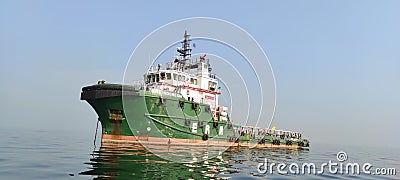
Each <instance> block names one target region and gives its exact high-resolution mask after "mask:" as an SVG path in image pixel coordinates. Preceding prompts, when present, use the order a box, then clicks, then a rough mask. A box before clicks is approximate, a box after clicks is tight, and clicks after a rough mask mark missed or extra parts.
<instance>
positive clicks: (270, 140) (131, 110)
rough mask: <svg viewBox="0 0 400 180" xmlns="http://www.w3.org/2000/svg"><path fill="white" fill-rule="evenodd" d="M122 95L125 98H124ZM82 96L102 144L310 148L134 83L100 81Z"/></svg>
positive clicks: (297, 140) (300, 142) (304, 141)
mask: <svg viewBox="0 0 400 180" xmlns="http://www.w3.org/2000/svg"><path fill="white" fill-rule="evenodd" d="M122 93H124V96H122ZM81 100H86V101H87V102H88V103H89V104H90V105H91V106H92V107H93V108H94V110H95V111H96V113H97V115H98V117H99V121H100V122H101V124H102V134H103V135H102V142H105V141H107V142H110V141H120V142H139V141H140V143H142V144H158V145H160V144H169V145H194V146H203V145H205V146H208V145H214V146H247V147H252V146H253V145H252V144H254V145H257V146H258V147H286V148H302V147H308V146H309V144H308V141H307V140H304V139H294V140H293V138H289V137H287V138H286V137H273V136H268V135H267V136H262V137H261V139H260V138H258V139H256V138H252V137H250V136H248V135H243V134H241V135H240V134H238V132H235V131H236V130H235V128H234V127H236V126H234V125H232V124H231V123H230V122H227V121H217V120H215V119H214V118H213V116H212V113H211V111H210V107H209V106H208V105H206V104H199V103H194V102H191V101H187V100H185V99H184V98H178V97H174V96H164V95H163V96H161V95H156V94H152V93H150V92H149V91H145V90H140V89H135V88H134V87H133V86H127V85H118V84H97V85H92V86H87V87H83V88H82V93H81Z"/></svg>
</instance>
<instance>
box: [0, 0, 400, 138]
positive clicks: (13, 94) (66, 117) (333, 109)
mask: <svg viewBox="0 0 400 180" xmlns="http://www.w3.org/2000/svg"><path fill="white" fill-rule="evenodd" d="M185 7H187V9H185ZM399 7H400V1H389V0H387V1H367V0H362V1H361V0H356V1H339V0H337V1H327V0H318V1H275V2H269V1H263V2H257V3H255V2H253V3H240V4H239V3H233V2H231V1H194V2H183V1H168V2H166V1H143V2H134V1H119V2H118V3H115V2H114V1H85V2H83V1H1V2H0V27H1V28H0V59H1V61H0V82H1V88H0V99H1V106H0V113H1V115H2V117H1V118H0V119H1V120H0V121H1V122H2V124H1V127H5V128H35V129H49V128H53V129H67V130H70V131H75V130H76V129H77V130H84V131H93V130H94V126H95V124H96V119H97V115H96V114H95V112H94V111H93V110H92V108H91V107H90V106H89V105H88V104H87V103H86V102H83V101H80V100H79V97H80V91H81V87H83V86H85V85H90V84H93V83H96V82H97V80H100V79H105V80H107V81H109V82H122V77H123V72H124V68H125V66H126V64H127V61H128V59H129V57H130V55H131V53H132V51H133V49H134V48H135V47H136V46H137V45H138V43H139V42H140V41H141V40H142V39H143V38H144V37H145V36H146V35H147V34H149V33H150V32H152V31H153V30H154V29H156V28H158V27H160V26H162V25H164V24H166V23H169V22H171V21H175V20H179V19H182V18H188V17H196V16H206V17H215V18H219V19H224V20H227V21H230V22H232V23H234V24H236V25H238V26H240V27H242V28H243V29H245V30H246V31H248V32H249V33H250V34H251V35H252V36H253V37H254V38H255V39H256V40H257V41H258V43H259V44H260V45H261V47H262V48H263V49H264V51H265V52H266V54H267V56H268V58H269V60H270V63H271V66H272V68H273V71H274V73H275V78H276V86H277V106H276V112H275V117H274V119H275V120H274V125H276V126H277V128H278V129H290V130H294V131H301V132H303V134H304V136H306V137H308V138H309V139H310V140H311V142H315V143H318V142H324V141H327V140H328V141H329V142H331V143H336V144H351V143H356V144H360V145H380V144H387V143H389V144H390V146H391V145H393V146H400V145H399V144H398V143H395V142H398V141H397V139H396V138H397V137H399V135H400V131H399V130H398V128H399V127H400V110H399V108H400V95H399V92H400V49H399V48H400V33H399V32H400V23H399V20H400V11H399Z"/></svg>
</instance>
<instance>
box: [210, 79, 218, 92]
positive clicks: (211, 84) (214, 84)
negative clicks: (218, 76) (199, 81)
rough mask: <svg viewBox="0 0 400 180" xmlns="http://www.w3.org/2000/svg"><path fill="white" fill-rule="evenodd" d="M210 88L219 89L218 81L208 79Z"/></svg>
mask: <svg viewBox="0 0 400 180" xmlns="http://www.w3.org/2000/svg"><path fill="white" fill-rule="evenodd" d="M208 88H209V90H212V91H215V90H216V89H217V83H216V82H212V81H208Z"/></svg>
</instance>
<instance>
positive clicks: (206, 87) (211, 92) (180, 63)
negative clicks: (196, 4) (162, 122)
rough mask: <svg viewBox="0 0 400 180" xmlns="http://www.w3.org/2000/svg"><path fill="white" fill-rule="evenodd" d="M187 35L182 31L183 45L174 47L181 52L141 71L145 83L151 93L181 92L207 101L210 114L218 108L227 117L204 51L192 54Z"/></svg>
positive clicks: (224, 118)
mask: <svg viewBox="0 0 400 180" xmlns="http://www.w3.org/2000/svg"><path fill="white" fill-rule="evenodd" d="M189 38H190V35H188V34H187V33H186V31H185V35H184V40H183V41H182V48H177V52H178V53H179V54H180V56H178V57H175V59H174V62H171V63H167V64H165V65H164V66H163V65H162V64H158V65H157V66H155V67H150V69H149V70H148V71H147V73H146V74H145V75H144V79H145V85H146V88H148V89H149V90H150V91H152V92H153V93H163V92H173V93H178V94H181V95H182V96H183V97H184V98H186V99H187V100H188V101H193V102H197V103H202V104H208V105H210V108H211V110H212V113H213V115H214V116H215V115H216V113H217V112H219V111H221V116H222V118H223V120H226V119H227V108H226V107H219V105H218V96H219V95H220V94H221V93H220V87H219V86H218V80H217V79H216V76H215V74H213V73H211V71H212V68H211V66H210V64H209V60H208V59H207V60H206V58H205V57H206V55H202V56H199V57H194V58H192V57H191V51H192V49H191V48H190V42H191V40H190V39H189Z"/></svg>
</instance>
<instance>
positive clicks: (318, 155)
mask: <svg viewBox="0 0 400 180" xmlns="http://www.w3.org/2000/svg"><path fill="white" fill-rule="evenodd" d="M0 136H1V139H0V179H209V178H212V179H294V178H302V179H331V178H333V179H354V178H356V179H400V172H399V170H400V151H399V150H398V149H388V148H371V147H350V146H337V145H336V146H334V145H320V144H313V143H312V144H311V146H312V147H311V148H310V150H287V149H231V150H227V151H225V152H223V153H221V154H220V155H219V156H217V157H214V158H212V159H209V160H207V161H203V162H195V163H174V162H169V161H166V160H163V159H162V158H159V157H158V156H155V155H153V154H152V153H150V152H148V151H146V150H145V149H143V148H141V147H140V146H134V145H123V144H103V145H102V146H101V147H100V143H99V142H97V143H96V144H97V147H94V144H93V139H94V134H90V133H88V132H80V133H79V132H78V133H77V132H72V131H70V132H69V131H67V130H66V131H47V130H21V129H18V130H10V129H8V130H1V132H0ZM311 142H312V141H311ZM339 151H344V152H346V153H347V156H348V159H347V160H346V161H344V163H346V162H357V163H359V164H361V165H362V164H363V163H365V162H369V163H371V164H372V165H373V167H372V168H371V169H370V170H371V171H373V170H374V168H377V167H380V168H396V171H397V173H396V174H397V175H367V174H363V173H361V174H360V175H340V174H330V173H329V172H328V169H326V168H325V169H326V171H325V173H324V174H320V175H314V174H305V175H294V174H290V173H289V174H279V173H277V171H276V167H274V171H273V174H270V173H269V172H267V173H265V174H262V173H259V172H258V171H257V166H258V164H259V163H262V162H265V158H267V159H268V162H269V163H272V162H274V163H285V164H287V165H289V164H291V163H297V164H299V165H300V166H301V165H302V163H315V164H316V165H317V169H321V168H320V166H319V165H320V164H322V163H328V162H329V160H332V161H334V162H338V160H337V158H336V154H337V153H338V152H339ZM205 155H206V154H205ZM286 170H288V169H287V168H286Z"/></svg>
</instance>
